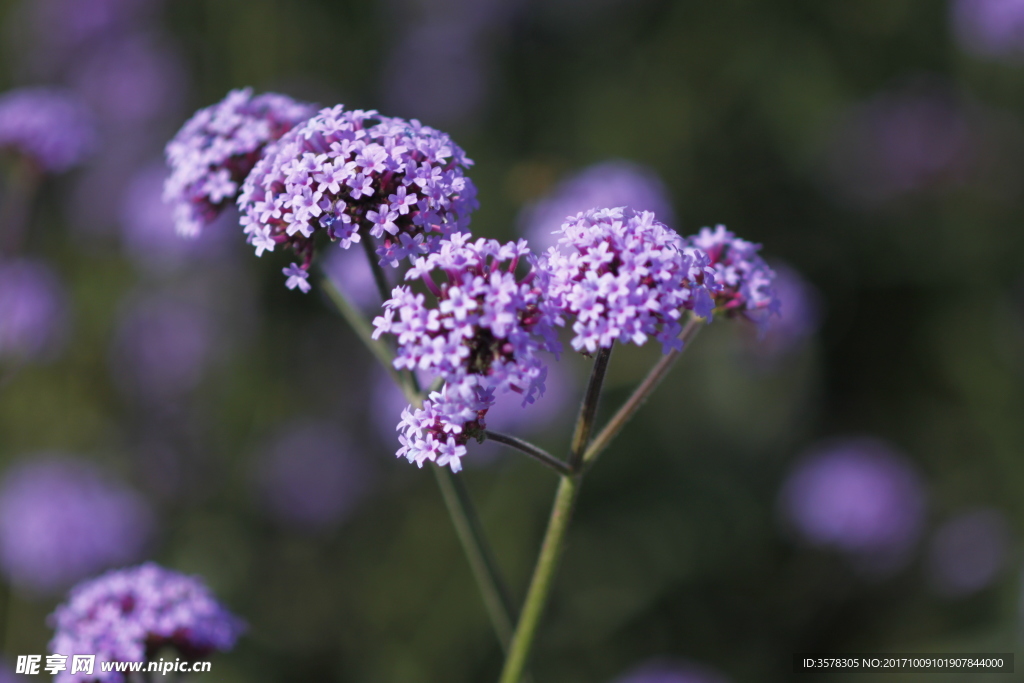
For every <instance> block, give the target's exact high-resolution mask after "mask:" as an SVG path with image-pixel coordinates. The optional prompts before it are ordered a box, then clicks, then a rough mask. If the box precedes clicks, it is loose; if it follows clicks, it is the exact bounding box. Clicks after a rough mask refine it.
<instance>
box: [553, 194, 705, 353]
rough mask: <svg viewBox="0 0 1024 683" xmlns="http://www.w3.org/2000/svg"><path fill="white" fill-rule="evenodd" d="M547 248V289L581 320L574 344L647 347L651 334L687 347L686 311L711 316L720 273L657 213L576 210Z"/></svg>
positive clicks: (587, 348)
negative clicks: (683, 337) (685, 244)
mask: <svg viewBox="0 0 1024 683" xmlns="http://www.w3.org/2000/svg"><path fill="white" fill-rule="evenodd" d="M558 235H559V238H560V239H559V245H558V246H557V247H551V249H549V250H548V253H547V256H546V258H545V261H544V268H545V269H546V270H548V271H549V272H550V276H551V283H550V286H549V289H548V295H549V296H550V297H551V299H552V301H553V302H554V304H555V305H556V306H557V307H558V308H559V309H561V310H562V311H564V312H566V313H568V314H569V315H571V316H573V317H574V318H575V321H574V322H573V327H572V329H573V332H574V333H575V336H574V337H573V339H572V347H573V348H574V349H576V350H577V351H581V352H586V353H594V352H595V351H597V349H598V348H599V347H600V348H610V347H611V346H612V344H614V343H615V342H616V341H618V342H620V343H629V342H632V343H634V344H636V345H638V346H643V345H644V344H645V343H647V340H648V339H649V338H651V337H653V338H654V339H657V340H658V341H659V342H661V344H662V347H663V348H664V350H665V351H666V352H668V350H669V349H678V348H682V341H681V340H680V339H679V333H680V331H681V330H682V326H681V325H680V323H679V320H680V318H681V317H682V315H683V312H684V310H686V309H690V310H693V311H694V312H695V313H696V314H697V315H699V316H702V317H708V316H710V314H711V308H712V305H713V304H712V299H711V295H710V294H709V292H708V289H709V288H711V289H713V288H714V287H715V286H716V285H715V278H714V271H712V270H711V269H710V267H709V266H710V262H709V261H708V258H707V256H706V255H704V254H703V253H701V252H699V251H697V250H690V251H689V253H687V252H685V251H684V248H683V242H682V240H681V239H680V238H679V235H678V234H676V232H675V231H673V230H671V229H669V228H667V227H665V226H664V225H662V224H661V223H659V222H657V220H656V219H655V217H654V214H653V213H650V212H639V213H638V212H635V211H633V210H631V209H625V208H617V209H591V210H589V211H586V212H582V213H579V214H577V215H576V216H570V217H569V218H567V219H566V221H565V223H563V225H562V227H561V229H560V230H559V231H558Z"/></svg>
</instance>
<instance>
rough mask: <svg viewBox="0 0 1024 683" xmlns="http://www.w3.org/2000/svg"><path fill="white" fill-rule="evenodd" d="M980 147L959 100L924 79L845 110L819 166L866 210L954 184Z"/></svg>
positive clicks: (947, 89)
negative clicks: (826, 155) (825, 163)
mask: <svg viewBox="0 0 1024 683" xmlns="http://www.w3.org/2000/svg"><path fill="white" fill-rule="evenodd" d="M980 146H981V140H980V136H979V134H978V131H977V130H976V125H975V123H974V121H973V120H972V116H971V112H970V111H969V110H968V108H967V107H966V106H965V104H964V102H963V101H962V98H961V97H960V96H958V94H957V93H956V92H955V91H954V90H953V89H952V88H950V87H949V86H948V85H946V84H944V83H942V82H935V81H934V80H927V79H926V80H921V81H916V82H913V83H910V84H909V85H905V86H902V87H899V88H896V89H893V90H889V91H885V92H882V93H879V94H877V95H875V96H874V97H872V98H870V99H868V100H866V101H864V102H861V103H859V104H856V105H854V106H852V107H850V109H849V110H848V111H847V112H846V114H845V115H844V116H843V117H842V118H841V119H840V120H839V121H838V122H837V124H836V126H835V128H834V130H833V132H832V140H831V143H830V147H829V149H828V158H827V162H828V166H829V173H830V175H831V177H832V180H833V182H834V183H835V185H836V186H837V189H838V190H839V191H840V192H841V193H842V194H843V195H845V196H846V197H847V198H849V199H850V200H852V201H853V202H855V203H857V204H858V205H862V206H865V207H869V208H871V207H876V206H879V205H883V204H885V203H887V202H891V201H893V200H895V199H899V198H902V197H906V196H910V195H914V194H919V193H922V192H926V191H929V190H933V191H936V190H944V189H949V188H951V187H956V186H958V185H962V184H963V183H964V182H965V181H966V180H967V179H968V177H969V175H970V173H971V171H972V170H974V168H975V167H976V166H977V164H978V156H979V154H980V152H979V147H980Z"/></svg>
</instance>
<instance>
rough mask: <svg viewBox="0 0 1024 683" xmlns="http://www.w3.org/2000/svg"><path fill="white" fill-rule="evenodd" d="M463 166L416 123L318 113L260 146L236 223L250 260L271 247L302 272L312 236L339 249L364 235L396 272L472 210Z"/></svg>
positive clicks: (339, 110)
mask: <svg viewBox="0 0 1024 683" xmlns="http://www.w3.org/2000/svg"><path fill="white" fill-rule="evenodd" d="M472 163H473V162H472V161H470V160H469V159H468V158H466V155H465V153H464V152H463V151H462V150H461V149H459V147H458V146H456V145H455V143H453V142H452V141H451V139H450V138H449V137H448V136H447V135H445V134H444V133H441V132H440V131H437V130H434V129H433V128H429V127H427V126H424V125H422V124H420V122H419V121H416V120H413V121H404V120H402V119H396V118H389V117H385V116H380V115H378V114H377V112H375V111H362V110H355V111H346V110H345V108H344V107H342V106H341V105H338V106H336V107H333V108H331V109H323V110H321V111H320V113H319V114H317V115H316V116H314V117H313V118H311V119H309V120H308V121H306V122H305V123H304V124H302V125H301V126H298V127H297V128H295V129H294V130H292V131H291V132H290V133H288V134H287V135H285V136H284V137H283V138H281V140H280V141H279V142H277V143H276V144H274V145H272V146H270V147H268V148H267V151H266V155H265V156H264V157H263V158H262V159H261V160H260V161H259V162H258V163H257V164H256V166H255V168H254V169H253V171H252V173H251V174H250V175H249V176H248V178H246V180H245V184H244V185H243V187H242V193H241V195H239V197H238V206H239V208H240V209H241V211H242V225H244V226H245V233H246V234H247V235H248V236H249V237H248V239H249V242H250V243H251V244H253V245H254V246H255V247H256V249H257V253H262V252H263V251H264V250H266V251H271V250H273V247H274V244H281V245H284V246H286V247H289V248H291V249H292V250H293V251H294V252H295V253H296V254H297V255H298V256H299V257H300V259H301V262H302V267H303V268H308V266H309V264H310V262H311V261H312V258H313V249H314V233H315V232H319V231H326V234H327V236H328V237H330V238H331V239H332V240H335V241H337V242H339V243H340V245H341V247H342V248H343V249H348V248H349V247H350V246H351V245H353V244H355V243H357V242H359V241H361V240H362V239H363V237H364V236H365V235H366V234H369V235H370V236H372V237H374V238H376V239H377V240H378V241H379V245H378V248H377V254H378V255H379V256H380V257H381V265H390V266H398V264H399V262H400V261H402V260H404V259H409V261H410V262H412V261H413V260H414V259H415V258H416V257H417V256H420V255H422V254H426V253H429V252H430V251H433V250H435V249H436V248H437V245H438V244H439V243H440V240H441V239H443V238H444V237H447V236H449V235H452V234H454V233H457V232H462V231H463V230H465V229H466V226H467V225H468V223H469V214H470V212H472V211H473V209H475V208H476V206H477V204H476V199H475V197H476V189H475V188H474V186H473V183H472V182H471V181H470V180H469V178H467V177H466V176H465V175H464V170H465V169H466V168H467V167H468V166H470V165H471V164H472Z"/></svg>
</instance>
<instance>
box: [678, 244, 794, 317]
mask: <svg viewBox="0 0 1024 683" xmlns="http://www.w3.org/2000/svg"><path fill="white" fill-rule="evenodd" d="M686 243H687V245H688V246H689V247H690V248H691V249H697V250H699V251H700V252H703V254H706V255H707V258H709V259H710V266H711V268H712V269H713V272H714V284H715V287H714V289H713V290H712V295H713V296H714V300H715V311H716V312H719V313H724V314H725V315H728V316H735V315H743V316H745V317H747V318H749V319H751V320H753V321H754V322H756V323H758V324H760V325H765V324H768V322H769V318H770V317H771V316H774V315H778V314H779V312H780V310H781V308H780V304H779V299H778V297H777V296H776V295H775V291H774V290H773V289H772V281H773V280H774V278H775V273H774V272H773V271H772V269H771V268H769V267H768V264H767V263H765V262H764V259H762V258H761V257H760V256H759V255H758V253H757V252H758V251H760V249H761V245H760V244H754V243H753V242H748V241H746V240H744V239H740V238H739V237H736V235H734V234H733V233H731V232H729V231H728V230H726V229H725V226H724V225H719V226H716V227H715V229H714V230H711V229H710V228H703V229H701V231H700V232H699V233H697V234H696V235H692V236H690V237H688V238H687V240H686ZM690 253H694V252H690Z"/></svg>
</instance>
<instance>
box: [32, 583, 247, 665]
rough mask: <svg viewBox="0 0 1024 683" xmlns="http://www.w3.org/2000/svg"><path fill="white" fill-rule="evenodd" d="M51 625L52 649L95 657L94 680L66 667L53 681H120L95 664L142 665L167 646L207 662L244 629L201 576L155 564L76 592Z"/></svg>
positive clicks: (53, 615)
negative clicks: (202, 658)
mask: <svg viewBox="0 0 1024 683" xmlns="http://www.w3.org/2000/svg"><path fill="white" fill-rule="evenodd" d="M50 621H51V625H52V626H53V627H54V628H55V631H56V632H55V633H54V636H53V640H51V641H50V651H51V652H54V653H57V654H62V655H67V656H71V655H75V654H95V655H96V665H95V668H94V673H93V674H92V675H86V674H84V673H81V672H79V673H75V674H72V673H70V671H67V670H65V671H62V672H60V673H59V674H57V676H56V677H55V678H54V680H55V681H56V683H86V682H92V681H101V682H102V683H121V682H122V681H124V680H125V676H124V674H123V673H121V672H117V671H110V672H103V671H102V669H101V667H100V663H101V662H140V661H145V660H146V659H147V658H148V657H152V656H153V655H154V654H155V653H156V652H157V651H158V650H160V649H161V648H163V647H166V646H171V647H174V648H176V649H177V650H178V652H180V653H181V654H182V656H183V657H188V658H198V657H204V656H206V655H207V654H208V653H210V652H212V651H214V650H229V649H231V648H232V647H234V644H235V641H236V640H238V637H239V636H240V635H241V634H242V632H243V631H244V630H245V625H244V624H243V623H242V622H241V621H240V620H239V619H238V618H237V617H235V616H234V615H232V614H231V613H230V612H228V611H227V609H225V608H224V606H222V605H221V604H220V603H219V602H217V600H216V599H215V598H214V596H213V595H212V594H211V592H210V590H209V589H208V588H207V587H206V586H205V585H204V584H203V582H202V581H201V580H200V579H199V578H197V577H191V576H186V575H184V574H180V573H178V572H174V571H171V570H168V569H164V568H162V567H160V566H158V565H156V564H153V563H146V564H143V565H140V566H138V567H132V568H130V569H121V570H117V571H112V572H108V573H106V574H104V575H102V576H100V577H98V578H96V579H93V580H91V581H88V582H87V583H83V584H81V585H79V586H77V587H75V589H74V590H72V591H71V595H70V596H69V598H68V601H67V602H66V603H64V604H62V605H60V606H59V607H57V609H56V611H55V612H54V613H53V614H52V615H51V616H50Z"/></svg>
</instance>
